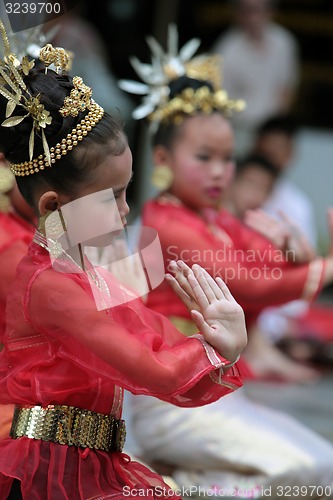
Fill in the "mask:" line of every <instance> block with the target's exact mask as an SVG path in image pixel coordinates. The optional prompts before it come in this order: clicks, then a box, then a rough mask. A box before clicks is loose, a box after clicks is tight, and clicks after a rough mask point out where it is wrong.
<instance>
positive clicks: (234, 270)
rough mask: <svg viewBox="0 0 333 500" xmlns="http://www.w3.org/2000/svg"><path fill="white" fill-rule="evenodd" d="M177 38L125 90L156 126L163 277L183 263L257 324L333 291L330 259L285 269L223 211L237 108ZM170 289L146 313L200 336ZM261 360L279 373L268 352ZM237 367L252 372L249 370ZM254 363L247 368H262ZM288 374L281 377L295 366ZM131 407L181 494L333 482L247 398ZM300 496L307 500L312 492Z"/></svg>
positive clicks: (326, 454)
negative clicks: (219, 284) (196, 267)
mask: <svg viewBox="0 0 333 500" xmlns="http://www.w3.org/2000/svg"><path fill="white" fill-rule="evenodd" d="M169 36H170V39H169V43H168V47H169V52H167V53H164V51H163V49H162V47H160V46H159V45H158V43H157V41H155V40H151V39H150V40H149V42H150V47H151V48H152V49H153V52H154V53H153V58H152V61H153V63H152V65H147V64H143V65H141V63H140V62H139V61H138V60H137V59H132V60H133V61H134V67H135V69H136V70H137V72H138V74H139V75H140V77H141V78H142V79H143V80H144V83H139V82H132V81H131V82H128V81H122V82H120V85H121V87H122V88H123V89H124V90H127V91H131V92H137V93H138V94H139V93H140V94H145V97H144V98H143V102H142V104H141V105H140V106H139V107H138V108H137V109H136V110H135V113H134V117H135V118H137V119H140V118H145V117H147V118H148V122H149V123H150V126H151V128H150V132H151V133H152V142H153V162H154V165H155V166H154V168H153V179H154V180H155V182H156V181H157V183H156V187H158V188H159V191H160V192H159V193H158V194H157V196H156V197H155V198H153V199H150V200H148V201H147V202H146V203H145V204H144V207H143V211H142V218H141V223H142V226H143V227H145V226H149V227H154V228H155V229H156V230H157V231H158V234H159V237H160V241H161V244H162V250H163V254H164V261H165V266H166V268H167V269H171V270H175V271H176V273H177V271H178V272H179V273H182V272H184V274H185V276H186V274H187V272H188V271H187V269H186V267H185V264H184V262H181V263H179V264H178V265H177V266H175V264H174V263H172V262H170V261H173V260H177V259H182V261H185V262H186V263H187V264H188V266H190V267H191V266H192V265H193V264H194V263H198V264H200V265H201V266H202V267H204V268H205V269H206V270H207V271H208V272H209V273H210V274H211V275H212V276H214V277H215V276H220V277H222V278H223V279H225V280H227V282H228V285H229V287H230V290H231V291H232V292H233V294H234V295H235V297H237V299H238V301H239V302H240V303H241V304H242V306H243V308H244V312H245V317H246V321H247V324H248V326H249V327H251V326H252V325H254V324H255V320H256V318H257V316H258V314H259V312H260V311H261V310H262V309H263V308H264V307H265V306H267V305H268V304H282V303H284V302H287V301H288V300H292V299H295V298H299V297H301V296H303V297H306V298H307V299H308V300H311V299H312V298H313V297H315V296H316V294H317V293H318V292H319V291H320V290H321V288H322V287H323V286H324V284H325V283H326V284H327V283H330V282H332V279H333V267H332V266H333V257H332V256H329V257H327V258H326V259H321V258H318V259H315V260H313V261H311V262H310V263H307V264H305V265H298V264H295V262H292V261H288V259H287V255H288V254H286V255H285V254H284V253H283V252H282V250H280V249H279V248H277V247H274V246H273V245H272V244H271V242H270V241H268V240H267V239H265V238H264V237H262V236H261V235H259V234H258V233H256V232H255V231H253V230H251V229H250V228H248V227H246V226H245V225H244V224H242V223H241V222H240V221H239V220H238V219H237V218H236V217H234V216H233V215H232V214H231V213H229V212H228V211H226V210H225V209H223V196H224V193H225V190H226V187H227V186H228V183H229V182H230V180H231V177H232V173H233V168H234V161H233V154H234V141H233V132H232V128H231V125H230V122H229V120H228V118H227V116H228V114H229V113H230V111H232V110H235V109H237V108H239V107H240V103H239V102H235V101H233V100H231V99H229V98H228V96H227V95H226V93H225V92H224V91H223V89H222V88H221V82H219V81H218V80H217V79H216V78H214V76H215V75H216V74H220V72H219V66H218V61H217V59H216V58H214V57H212V58H207V57H205V56H204V55H202V56H199V57H197V58H193V59H191V57H192V55H193V54H194V52H195V50H196V49H197V47H198V40H196V39H194V40H191V41H189V42H188V43H187V44H186V45H185V46H184V47H183V48H182V49H181V50H180V52H179V54H178V53H177V51H176V48H177V40H176V36H177V34H176V30H175V28H174V27H173V26H171V27H170V32H169ZM289 255H291V256H293V255H294V254H293V253H291V254H289ZM173 281H174V278H172V277H169V278H168V281H165V282H163V283H162V284H161V285H160V286H159V287H157V288H156V289H155V290H153V291H152V292H151V293H150V294H149V295H148V298H147V305H148V307H150V308H151V309H153V310H154V311H158V312H159V313H162V314H164V315H165V316H167V317H168V318H169V319H171V320H172V321H173V322H174V324H176V325H177V326H178V328H179V329H181V330H182V331H183V333H184V334H186V335H193V334H195V332H196V331H197V326H196V324H195V323H194V322H193V321H192V318H191V315H190V313H189V312H188V311H187V310H186V308H185V307H184V306H183V304H182V302H181V300H179V296H177V294H175V293H174V291H175V287H174V286H170V285H172V284H173ZM251 341H253V339H251V332H250V334H249V344H251ZM245 352H246V350H245V351H244V353H245ZM261 357H262V356H261ZM242 358H244V357H242ZM278 359H279V358H278ZM282 360H283V358H282ZM258 361H259V363H261V364H263V363H266V366H267V367H268V368H270V369H272V371H273V369H274V368H275V367H274V364H276V363H274V358H272V356H271V355H268V356H267V359H260V356H259V360H258ZM241 362H242V365H240V366H242V368H244V370H243V371H242V373H244V374H246V371H245V369H246V368H248V366H249V365H248V364H247V363H245V360H244V359H241ZM256 365H257V363H254V364H253V365H251V366H250V368H252V367H253V370H254V371H255V370H257V366H256ZM281 365H282V366H278V368H279V372H278V373H279V375H280V376H281V375H282V374H283V372H284V371H287V368H289V365H288V364H287V365H286V362H284V364H281ZM286 366H287V368H286ZM248 371H249V372H250V370H248ZM301 373H302V372H301ZM303 373H304V372H303ZM275 374H276V373H275ZM305 374H307V371H305ZM251 375H252V376H253V374H252V373H251V372H250V373H249V376H251ZM286 375H287V376H288V373H286ZM132 401H133V429H134V432H135V436H136V437H137V440H138V442H139V445H140V446H141V450H142V453H143V456H144V458H145V459H146V460H148V461H149V460H150V461H152V462H155V463H156V462H163V464H167V465H169V466H171V467H173V469H174V471H173V477H174V478H175V480H176V481H177V482H178V484H182V485H183V486H186V487H189V486H190V485H191V484H192V485H195V486H198V487H199V486H200V487H201V488H203V489H210V490H213V489H214V487H216V488H217V491H224V492H226V491H229V492H231V493H229V494H227V493H224V494H222V493H220V496H223V495H226V494H227V495H228V496H229V495H230V496H242V495H241V494H240V493H239V491H240V490H242V491H248V492H249V491H251V492H252V493H248V494H245V495H244V496H245V497H248V496H258V497H260V496H261V495H262V490H261V488H260V487H259V486H258V485H261V486H262V487H264V488H265V487H267V488H271V492H272V496H274V497H275V496H279V485H283V484H286V485H289V486H295V488H298V487H300V486H303V485H310V484H315V485H316V484H317V485H321V486H326V485H328V484H330V483H331V481H332V479H333V472H332V467H331V463H332V459H333V448H332V446H331V445H330V443H328V442H325V441H324V440H323V439H322V438H321V437H320V436H318V435H316V434H315V433H313V432H311V431H310V430H309V429H307V428H305V427H304V426H303V425H301V424H299V423H298V422H297V421H295V420H294V419H292V418H290V417H289V416H287V415H284V414H283V413H280V412H276V411H272V410H270V409H269V408H265V407H263V406H259V405H256V404H255V403H253V402H252V401H251V400H250V399H249V398H248V397H247V396H246V394H244V390H242V389H241V390H239V391H237V392H236V393H234V394H232V395H230V396H228V398H225V399H223V400H221V401H218V402H216V403H212V404H211V405H209V406H207V407H202V408H191V409H190V408H187V409H180V408H176V407H174V406H172V405H169V404H167V403H165V402H163V401H159V400H156V399H154V398H142V397H134V398H133V400H132ZM170 437H171V439H170ZM303 493H304V492H303ZM305 493H306V492H305ZM304 496H305V498H309V499H310V498H311V494H310V491H309V492H308V494H305V495H304Z"/></svg>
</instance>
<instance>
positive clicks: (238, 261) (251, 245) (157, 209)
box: [143, 202, 324, 310]
mask: <svg viewBox="0 0 333 500" xmlns="http://www.w3.org/2000/svg"><path fill="white" fill-rule="evenodd" d="M222 223H223V213H222V214H221V215H220V216H219V221H218V226H219V229H220V230H221V234H220V235H219V237H217V235H216V234H213V232H212V231H211V230H210V229H209V227H208V224H207V222H205V221H204V220H203V219H201V218H200V217H199V216H197V215H196V214H192V213H191V212H190V211H189V210H187V209H185V208H184V207H175V206H170V205H161V204H159V203H158V202H151V203H150V204H147V206H146V208H145V211H144V216H143V224H144V225H147V226H152V227H154V228H156V229H157V231H158V234H159V238H160V241H161V245H162V249H163V253H164V259H165V263H166V266H167V265H168V263H169V262H170V260H172V259H173V260H175V259H182V260H184V261H185V262H186V263H187V264H188V265H189V266H191V265H192V264H195V263H197V264H200V265H201V266H203V267H204V268H205V269H207V271H208V272H209V273H211V274H212V275H213V276H220V277H221V278H222V279H224V280H225V281H226V283H227V285H228V287H229V288H230V291H231V293H232V294H233V295H234V297H235V299H236V300H237V302H239V303H240V305H241V306H242V307H243V308H244V309H245V310H257V309H263V308H264V307H266V306H269V305H278V304H283V303H286V302H289V301H291V300H294V299H299V298H307V299H313V298H314V297H315V295H316V294H317V293H318V291H319V290H320V288H321V286H322V278H323V271H324V261H323V259H321V258H318V259H316V260H314V261H313V262H311V263H310V264H306V265H296V264H293V263H291V262H287V261H286V260H285V259H284V258H283V256H282V254H281V252H280V251H278V250H277V249H275V247H273V246H272V245H271V244H270V242H268V241H267V240H265V238H262V237H261V236H260V235H259V234H257V233H256V232H255V231H251V230H250V229H249V228H246V227H245V226H242V225H241V224H240V223H239V222H238V221H236V220H235V219H234V218H232V217H227V218H226V221H225V224H224V225H222Z"/></svg>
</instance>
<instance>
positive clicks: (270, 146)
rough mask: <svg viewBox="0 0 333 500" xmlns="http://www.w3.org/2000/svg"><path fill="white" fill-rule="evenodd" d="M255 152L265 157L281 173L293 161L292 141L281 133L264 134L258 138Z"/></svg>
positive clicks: (288, 136)
mask: <svg viewBox="0 0 333 500" xmlns="http://www.w3.org/2000/svg"><path fill="white" fill-rule="evenodd" d="M255 150H256V151H257V152H258V153H260V154H262V155H263V156H266V157H267V158H268V159H269V160H270V161H271V162H272V163H274V165H276V167H277V168H278V169H279V170H280V172H281V173H282V172H284V171H285V170H286V169H287V168H288V167H289V165H290V164H291V161H292V159H293V156H294V139H293V138H292V137H291V136H290V135H288V134H286V133H284V132H282V131H281V132H279V131H271V132H265V133H264V134H262V135H261V136H260V137H258V139H257V141H256V146H255Z"/></svg>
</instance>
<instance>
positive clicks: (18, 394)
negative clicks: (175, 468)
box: [0, 26, 246, 500]
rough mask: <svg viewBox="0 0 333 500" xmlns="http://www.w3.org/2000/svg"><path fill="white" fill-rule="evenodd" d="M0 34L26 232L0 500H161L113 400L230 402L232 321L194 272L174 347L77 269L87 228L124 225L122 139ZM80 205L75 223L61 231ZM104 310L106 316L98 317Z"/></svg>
mask: <svg viewBox="0 0 333 500" xmlns="http://www.w3.org/2000/svg"><path fill="white" fill-rule="evenodd" d="M1 31H2V36H3V40H4V42H5V56H6V57H5V60H4V64H3V66H2V68H4V69H2V72H3V73H5V81H6V85H2V86H1V88H0V94H1V98H0V114H1V119H2V120H1V121H2V126H3V130H2V134H1V142H2V143H1V148H2V149H3V151H4V154H5V157H6V159H8V161H10V163H11V170H12V171H13V172H14V174H15V175H16V176H17V182H18V186H19V189H20V191H21V193H22V194H23V196H24V198H25V199H26V200H27V202H28V203H29V204H30V205H31V206H32V207H33V208H34V210H35V211H36V214H38V216H39V217H40V221H39V230H38V231H37V232H36V234H35V237H34V240H33V242H32V244H31V245H30V247H29V252H28V254H27V255H26V257H24V258H23V260H22V261H21V262H20V264H19V266H18V272H17V275H16V278H15V280H14V283H13V285H12V287H11V291H10V294H9V297H8V301H7V311H6V333H5V337H4V349H3V350H2V352H1V354H0V394H1V397H0V403H5V404H6V403H14V404H15V405H16V407H15V415H14V419H13V423H12V428H11V437H10V438H8V439H4V440H2V441H1V442H0V498H1V499H6V498H7V497H8V495H12V496H14V495H15V492H14V490H15V488H19V490H20V493H19V495H21V496H22V497H23V498H24V499H31V498H34V499H46V498H47V499H54V500H60V499H88V498H111V497H112V498H117V499H121V498H128V497H131V490H133V491H134V490H135V491H136V492H138V491H139V492H141V493H140V494H141V496H143V495H144V496H145V497H146V498H157V497H159V498H160V497H163V496H165V497H168V498H169V497H170V490H169V487H168V486H167V485H166V483H164V481H163V479H162V478H161V477H160V476H159V475H158V474H156V473H154V472H152V471H150V470H149V469H147V468H146V467H145V466H143V465H142V464H140V463H137V462H135V461H132V460H131V459H130V458H129V457H128V456H127V455H125V454H123V453H121V450H122V446H123V442H124V439H125V427H124V422H123V421H122V420H121V413H122V394H123V389H127V390H129V391H131V392H133V393H135V394H147V395H154V396H156V397H159V398H161V399H163V400H165V401H169V402H172V403H173V404H176V405H180V406H191V405H204V404H209V403H211V402H212V401H215V400H216V399H219V398H220V397H222V396H224V395H225V394H228V393H230V392H232V391H233V390H234V389H236V388H238V387H239V386H240V385H241V380H240V377H239V375H238V371H237V368H236V367H235V366H234V365H235V362H236V360H237V358H238V356H239V353H240V352H241V350H242V349H243V348H244V346H245V344H246V330H245V324H244V317H243V312H242V309H241V308H240V306H239V305H238V304H237V303H236V302H235V301H234V299H233V298H232V297H231V295H230V293H229V291H228V289H227V287H226V286H225V285H224V283H223V282H222V280H217V281H214V280H212V279H211V277H210V276H209V275H208V274H205V271H204V270H202V269H201V268H200V267H199V266H196V267H195V266H194V267H193V269H191V270H190V271H189V273H190V274H189V275H188V276H187V277H185V276H183V277H182V279H178V280H176V283H178V285H179V289H178V290H179V293H180V295H181V296H182V298H183V300H185V302H186V303H187V304H188V306H189V307H190V308H191V309H195V312H194V313H193V317H194V318H195V319H196V321H197V324H198V325H200V326H201V328H202V334H199V335H197V336H196V337H194V338H192V339H185V338H184V337H183V335H182V334H181V333H180V332H179V331H178V330H177V329H176V328H175V327H174V326H173V325H172V323H170V322H169V321H168V320H167V319H166V318H165V317H164V316H163V315H159V314H157V313H154V312H153V311H151V310H149V309H148V308H146V307H145V306H144V305H143V302H142V301H141V300H140V299H135V298H133V296H130V293H129V292H127V291H126V290H125V289H124V287H121V286H120V284H119V283H118V282H117V281H116V280H115V279H114V278H113V276H112V275H110V274H108V273H103V272H102V270H96V269H95V268H94V267H93V266H92V265H91V264H90V263H89V261H88V260H87V259H86V258H85V257H84V251H83V245H82V244H81V243H82V242H83V240H84V239H85V240H89V241H90V244H95V245H98V244H100V245H103V244H107V243H108V242H109V241H112V237H110V236H108V235H106V236H105V235H104V236H103V235H102V236H101V233H99V234H98V233H96V231H94V229H95V228H94V224H93V223H95V224H96V225H98V224H99V222H100V219H102V222H103V224H104V221H103V218H105V219H106V220H107V221H108V218H110V215H109V213H110V211H111V210H112V209H114V206H115V205H116V208H117V210H118V215H119V221H120V222H121V224H122V225H126V215H127V214H128V211H129V209H128V206H127V203H126V188H127V185H128V183H129V181H130V179H131V176H132V167H131V163H132V161H131V152H130V149H129V147H128V144H127V141H126V137H125V135H124V133H123V131H122V129H121V128H120V127H119V125H118V124H117V123H116V122H115V121H114V120H113V118H112V117H111V116H109V115H108V114H107V113H104V111H103V109H102V108H101V107H100V106H99V105H98V104H97V103H95V102H94V101H93V99H92V98H91V89H90V88H89V87H87V86H85V85H84V83H83V82H82V80H81V79H80V78H77V77H76V78H74V79H72V78H71V77H69V76H67V75H66V74H58V73H56V72H54V71H52V70H50V69H48V70H47V72H45V70H44V68H43V69H37V68H32V66H33V63H32V62H31V61H27V60H24V61H22V63H21V65H19V64H17V62H16V60H15V56H14V55H13V54H11V51H10V47H9V44H8V40H7V38H6V34H5V33H4V29H3V26H1ZM9 55H10V57H9ZM40 59H41V60H42V61H43V62H44V63H45V66H46V67H47V68H48V67H49V66H50V65H51V64H53V66H54V67H55V68H56V70H57V71H59V70H60V69H61V68H62V67H64V66H65V65H66V64H65V63H66V53H65V52H64V51H63V50H62V49H53V47H51V46H46V47H45V48H44V49H42V50H41V55H40ZM14 63H16V64H14ZM8 102H9V103H10V104H9V105H8ZM29 157H30V159H29ZM50 165H51V166H50ZM86 199H87V200H88V202H89V200H92V203H91V204H90V205H89V210H87V212H86V214H85V215H83V214H80V213H78V214H77V213H76V217H77V218H76V219H75V218H74V219H71V215H70V211H71V210H72V209H73V211H74V212H75V210H76V209H77V207H78V206H80V204H81V202H82V200H83V204H84V203H85V200H86ZM68 207H70V209H69V208H68ZM92 214H93V216H92ZM80 215H81V220H80ZM88 217H90V224H89V221H88ZM78 218H79V222H80V223H81V226H80V227H79V228H78V224H77V221H78ZM49 221H51V222H50V223H49ZM73 221H74V223H73ZM103 224H102V225H103ZM112 224H113V221H112ZM112 224H111V225H112ZM112 227H113V226H112ZM76 230H78V231H76ZM118 230H119V226H118V228H117V231H115V234H117V233H118V232H119V231H118ZM82 233H84V237H83V236H82ZM51 236H52V237H51ZM89 236H90V237H89ZM111 236H112V235H111ZM80 237H81V239H80ZM74 239H75V242H74ZM96 297H99V298H100V299H101V303H99V302H98V303H97V301H96ZM110 297H111V299H112V300H114V301H118V302H112V304H115V303H117V305H116V306H114V307H110V306H109V304H110V303H111V302H107V307H105V306H104V307H101V306H100V304H102V303H103V299H105V298H106V299H110ZM228 365H229V366H228ZM163 488H165V489H164V490H163ZM11 490H12V492H11V493H10V491H11ZM133 495H134V494H133ZM174 496H175V497H176V498H179V495H177V494H175V495H174Z"/></svg>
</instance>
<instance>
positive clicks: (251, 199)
mask: <svg viewBox="0 0 333 500" xmlns="http://www.w3.org/2000/svg"><path fill="white" fill-rule="evenodd" d="M274 181H275V178H274V176H273V174H271V173H270V172H268V171H266V170H264V169H263V168H262V167H261V166H260V165H258V164H256V163H249V164H248V165H247V166H246V168H245V169H244V170H243V171H242V172H240V173H239V174H238V175H237V176H236V177H235V180H234V182H233V184H232V186H231V189H230V199H231V203H232V205H233V210H234V212H235V215H237V217H240V218H243V216H244V215H245V212H246V211H247V210H254V209H257V208H260V207H262V206H263V204H264V203H265V202H266V201H267V200H268V198H269V196H270V194H271V192H272V189H273V186H274Z"/></svg>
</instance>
